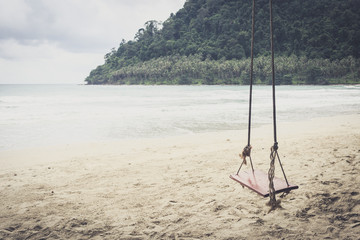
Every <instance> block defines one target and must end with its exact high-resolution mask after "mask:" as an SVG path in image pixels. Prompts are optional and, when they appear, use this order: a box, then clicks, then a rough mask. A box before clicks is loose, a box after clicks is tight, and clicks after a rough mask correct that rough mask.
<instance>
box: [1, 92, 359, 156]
mask: <svg viewBox="0 0 360 240" xmlns="http://www.w3.org/2000/svg"><path fill="white" fill-rule="evenodd" d="M248 100H249V87H248V86H86V85H0V113H1V114H0V134H1V138H0V150H7V149H14V148H23V147H33V146H42V145H55V144H65V143H69V144H71V143H76V142H83V141H90V142H92V141H107V140H116V139H126V138H139V137H140V138H144V137H145V138H146V137H162V136H174V135H180V134H186V133H198V132H212V131H217V130H239V129H244V128H246V127H247V121H248ZM276 104H277V120H278V121H298V120H306V119H311V118H315V117H325V116H334V115H339V114H354V113H360V86H358V85H357V86H277V88H276ZM252 116H253V117H252V120H253V126H258V125H261V124H269V123H272V96H271V86H254V88H253V110H252Z"/></svg>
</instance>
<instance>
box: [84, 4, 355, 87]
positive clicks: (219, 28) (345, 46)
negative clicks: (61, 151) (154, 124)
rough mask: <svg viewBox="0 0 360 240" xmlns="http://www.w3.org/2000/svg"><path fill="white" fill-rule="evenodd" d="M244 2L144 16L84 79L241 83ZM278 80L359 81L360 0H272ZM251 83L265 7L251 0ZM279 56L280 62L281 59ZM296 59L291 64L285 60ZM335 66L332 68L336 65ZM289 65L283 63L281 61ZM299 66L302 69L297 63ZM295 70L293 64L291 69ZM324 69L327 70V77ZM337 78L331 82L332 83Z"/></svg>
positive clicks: (262, 79)
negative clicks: (132, 32) (156, 18)
mask: <svg viewBox="0 0 360 240" xmlns="http://www.w3.org/2000/svg"><path fill="white" fill-rule="evenodd" d="M251 4H252V1H251V0H187V1H186V2H185V4H184V7H183V8H182V9H180V10H179V11H178V12H177V13H176V14H171V15H170V17H169V18H168V19H167V20H166V21H165V22H164V23H159V22H157V21H154V20H151V21H148V22H146V23H145V25H144V28H141V29H139V30H138V32H137V33H136V34H135V37H134V39H133V40H131V41H128V42H126V41H125V40H123V41H122V42H121V43H120V45H119V48H118V49H115V48H113V49H112V50H111V51H110V52H109V53H107V54H106V55H105V63H104V64H103V65H100V66H98V67H97V68H96V69H94V70H92V71H91V72H90V75H89V76H88V77H87V78H86V79H85V81H86V82H87V83H89V84H161V83H162V84H246V82H247V81H248V80H247V79H248V69H247V68H249V67H248V65H249V64H248V62H249V60H248V58H249V56H250V36H251ZM273 5H274V6H273V8H274V10H273V11H274V37H275V39H274V41H275V53H276V56H278V57H277V58H276V64H277V76H278V78H279V79H278V82H279V83H281V84H298V83H312V84H326V83H340V82H349V83H350V82H351V83H353V82H358V81H359V78H358V77H359V74H358V72H357V71H356V70H354V71H353V72H351V71H350V72H345V71H346V70H347V69H348V68H349V67H348V66H345V65H344V64H342V63H344V62H351V64H352V65H351V66H353V65H354V66H358V62H359V60H358V59H359V58H360V1H359V0H343V1H335V0H317V1H312V0H293V1H281V0H278V1H276V0H275V1H273ZM255 18H256V22H255V56H256V57H257V62H258V63H257V65H256V73H255V74H256V77H257V82H258V83H262V84H266V83H268V75H266V74H268V68H269V66H270V65H267V61H268V59H269V58H268V56H269V48H270V46H269V23H268V21H269V9H268V1H267V0H258V1H256V17H255ZM283 59H286V61H285V62H282V61H283ZM292 61H298V63H294V64H293V63H292ZM337 64H339V66H336V65H337ZM286 65H288V66H286ZM299 65H301V67H299ZM297 67H299V68H297ZM329 73H333V75H330V74H329ZM336 79H338V80H336Z"/></svg>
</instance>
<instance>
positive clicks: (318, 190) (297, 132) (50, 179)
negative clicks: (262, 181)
mask: <svg viewBox="0 0 360 240" xmlns="http://www.w3.org/2000/svg"><path fill="white" fill-rule="evenodd" d="M278 128H279V133H278V140H279V154H280V157H281V160H282V162H283V166H284V168H285V171H286V174H287V177H288V179H289V181H290V182H291V183H293V184H297V185H299V189H297V190H294V191H292V192H291V193H290V194H288V195H286V196H284V197H281V195H277V198H278V199H281V205H282V207H283V208H282V209H277V210H275V211H273V212H270V213H268V210H269V207H268V206H266V203H267V202H268V199H266V198H265V199H264V198H262V197H260V196H259V195H257V194H256V193H254V192H252V191H250V190H248V189H246V188H242V187H241V185H240V184H238V183H236V182H235V181H233V180H231V179H230V178H229V175H230V174H231V173H234V172H236V171H237V169H238V167H239V164H240V158H239V157H238V154H239V153H240V152H241V151H242V148H243V147H244V146H245V145H246V143H247V132H246V131H235V132H215V133H208V134H196V135H189V136H181V137H172V138H166V139H139V140H131V141H130V140H129V141H119V142H112V143H91V144H88V143H86V144H81V145H80V144H79V145H71V146H57V147H42V148H39V149H28V150H26V149H24V150H17V151H8V152H0V167H1V170H0V203H1V205H0V239H2V238H3V239H8V238H9V239H89V238H91V239H282V238H284V239H325V238H331V239H358V238H359V236H360V194H359V191H360V190H359V186H358V185H359V184H360V177H359V172H360V115H351V116H339V117H331V118H323V119H316V120H312V121H307V122H298V123H286V124H279V125H278ZM272 144H273V136H272V126H265V127H261V128H256V129H253V132H252V146H253V151H252V158H253V161H254V164H255V168H257V169H261V170H264V171H267V169H268V168H269V162H270V160H269V153H270V150H269V148H270V147H271V145H272ZM246 168H249V166H246ZM276 176H278V177H281V176H282V174H281V172H280V167H279V165H278V164H277V165H276Z"/></svg>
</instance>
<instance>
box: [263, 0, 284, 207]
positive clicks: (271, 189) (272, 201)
mask: <svg viewBox="0 0 360 240" xmlns="http://www.w3.org/2000/svg"><path fill="white" fill-rule="evenodd" d="M269 1H270V2H269V3H270V42H271V70H272V98H273V126H274V145H273V146H272V147H271V154H270V169H269V172H268V178H269V197H270V202H269V205H270V207H271V209H270V211H271V210H274V209H276V208H277V207H278V206H279V203H278V202H277V201H276V196H275V188H274V182H273V180H274V174H275V158H276V156H278V153H277V150H278V148H279V147H278V142H277V136H276V103H275V61H274V36H273V15H272V0H269ZM279 161H280V158H279ZM284 175H285V173H284ZM288 185H289V184H288Z"/></svg>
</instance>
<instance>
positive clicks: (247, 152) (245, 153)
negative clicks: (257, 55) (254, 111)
mask: <svg viewBox="0 0 360 240" xmlns="http://www.w3.org/2000/svg"><path fill="white" fill-rule="evenodd" d="M251 21H252V24H251V62H250V93H249V121H248V144H247V145H246V146H245V147H244V149H243V151H242V153H241V154H239V156H240V158H241V159H242V162H241V165H240V167H239V170H238V171H237V174H239V172H240V169H241V167H242V165H243V164H245V165H246V164H247V162H246V157H249V159H250V163H251V168H252V170H253V172H254V167H253V164H252V159H251V156H250V154H251V145H250V136H251V108H252V87H253V75H254V39H255V37H254V33H255V0H253V5H252V17H251Z"/></svg>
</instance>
